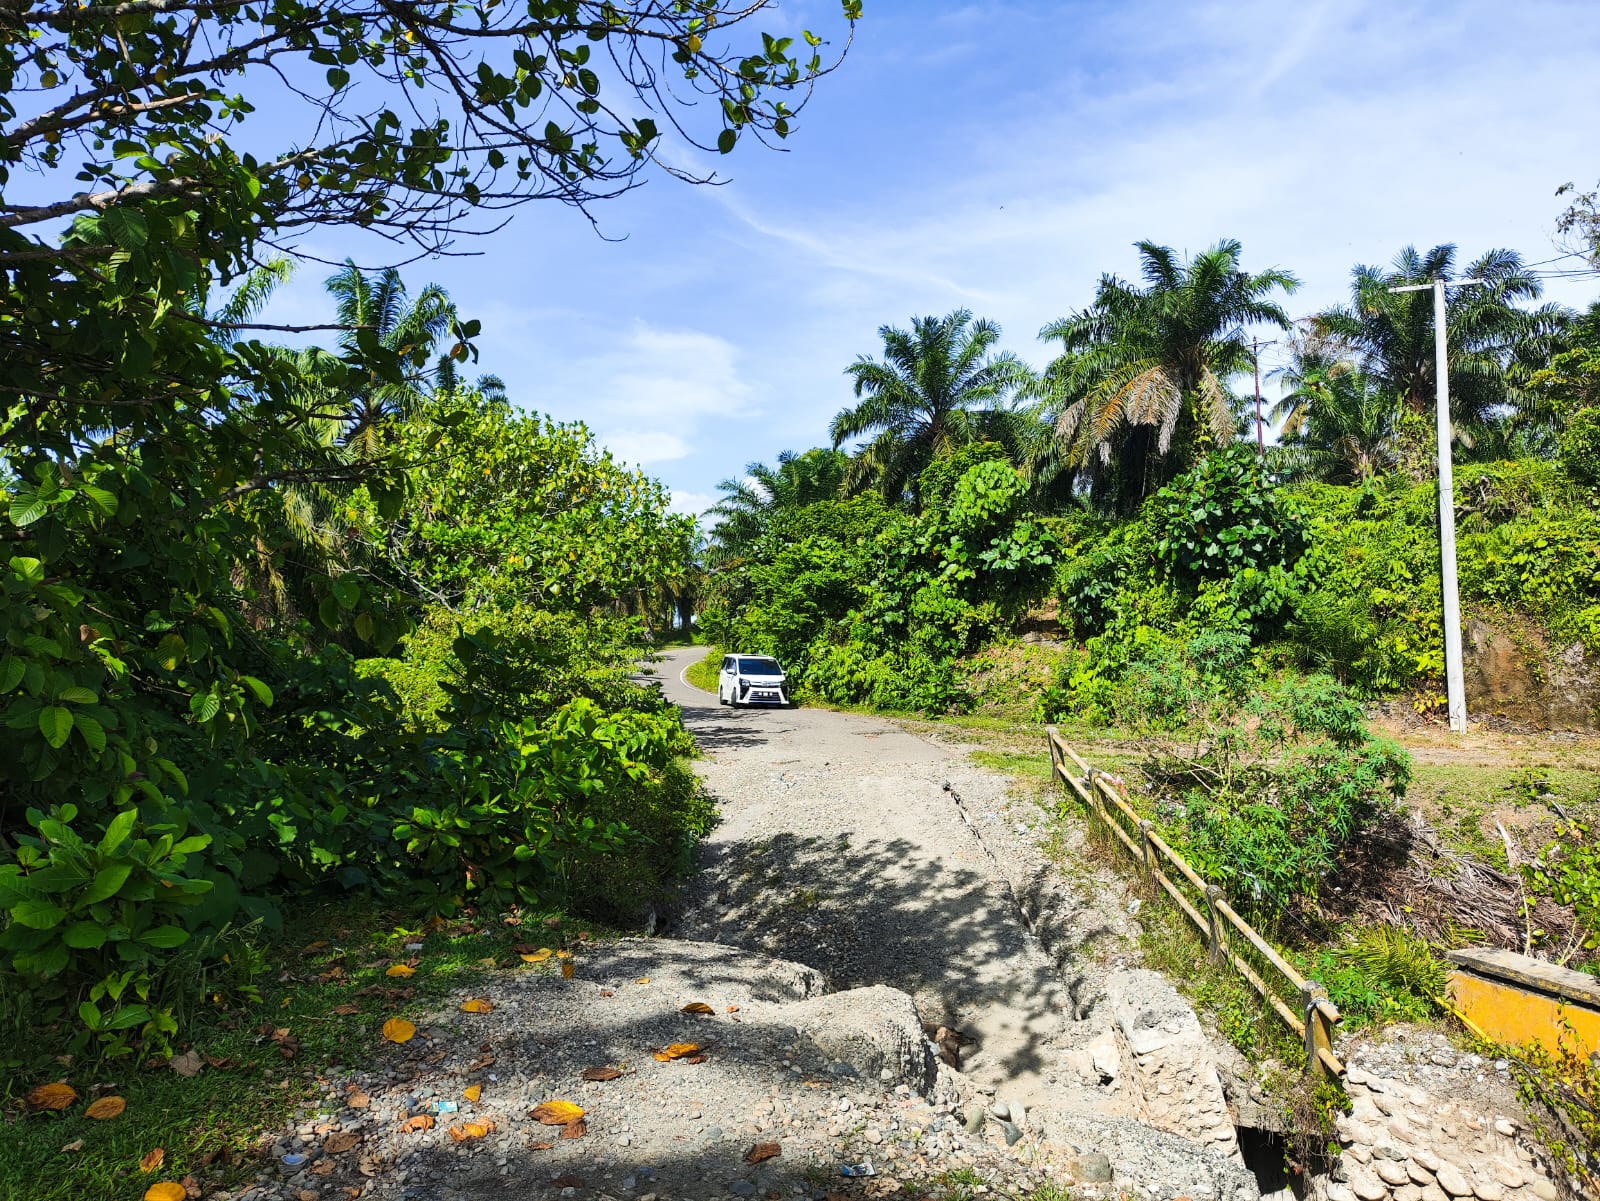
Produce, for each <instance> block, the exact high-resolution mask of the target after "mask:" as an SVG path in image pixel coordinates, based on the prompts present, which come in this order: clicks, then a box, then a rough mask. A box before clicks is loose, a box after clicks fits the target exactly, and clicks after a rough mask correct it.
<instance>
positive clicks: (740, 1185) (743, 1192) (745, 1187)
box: [729, 1180, 756, 1197]
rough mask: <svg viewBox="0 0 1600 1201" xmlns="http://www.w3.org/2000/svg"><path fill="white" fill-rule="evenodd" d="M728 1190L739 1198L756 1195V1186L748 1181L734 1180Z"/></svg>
mask: <svg viewBox="0 0 1600 1201" xmlns="http://www.w3.org/2000/svg"><path fill="white" fill-rule="evenodd" d="M729 1189H730V1190H731V1191H732V1192H733V1193H734V1194H735V1195H737V1196H740V1197H754V1196H755V1195H756V1186H755V1185H754V1184H753V1183H751V1182H750V1181H748V1180H735V1181H734V1182H733V1183H732V1184H731V1185H730V1186H729Z"/></svg>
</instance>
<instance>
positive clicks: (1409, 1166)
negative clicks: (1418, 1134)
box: [1406, 1153, 1439, 1184]
mask: <svg viewBox="0 0 1600 1201" xmlns="http://www.w3.org/2000/svg"><path fill="white" fill-rule="evenodd" d="M1430 1158H1431V1157H1430ZM1433 1162H1434V1163H1438V1162H1439V1161H1438V1160H1437V1159H1435V1160H1434V1161H1433ZM1406 1175H1407V1176H1409V1177H1411V1179H1412V1180H1413V1181H1415V1182H1416V1183H1417V1184H1432V1183H1433V1172H1432V1170H1430V1169H1429V1168H1428V1167H1426V1166H1425V1165H1424V1164H1423V1163H1422V1162H1421V1161H1420V1160H1419V1159H1418V1157H1417V1156H1416V1155H1415V1153H1413V1155H1412V1157H1411V1158H1410V1159H1408V1160H1406Z"/></svg>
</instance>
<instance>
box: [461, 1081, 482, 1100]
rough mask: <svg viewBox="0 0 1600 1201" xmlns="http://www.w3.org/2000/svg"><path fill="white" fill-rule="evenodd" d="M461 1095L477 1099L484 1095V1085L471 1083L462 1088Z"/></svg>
mask: <svg viewBox="0 0 1600 1201" xmlns="http://www.w3.org/2000/svg"><path fill="white" fill-rule="evenodd" d="M461 1095H462V1096H463V1097H465V1098H466V1099H467V1100H469V1101H476V1100H477V1099H478V1098H479V1097H481V1096H483V1085H481V1084H469V1085H467V1087H466V1088H464V1089H462V1090H461Z"/></svg>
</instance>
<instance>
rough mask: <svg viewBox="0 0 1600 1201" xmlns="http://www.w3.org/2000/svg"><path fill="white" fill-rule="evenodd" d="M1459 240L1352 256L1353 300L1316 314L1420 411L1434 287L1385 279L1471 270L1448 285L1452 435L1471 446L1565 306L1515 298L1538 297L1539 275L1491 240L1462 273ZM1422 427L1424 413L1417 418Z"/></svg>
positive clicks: (1494, 425)
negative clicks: (1385, 262) (1386, 265)
mask: <svg viewBox="0 0 1600 1201" xmlns="http://www.w3.org/2000/svg"><path fill="white" fill-rule="evenodd" d="M1455 262H1456V248H1455V246H1453V245H1450V244H1448V243H1447V244H1445V245H1441V246H1435V247H1434V248H1433V249H1432V250H1430V251H1428V252H1427V253H1426V254H1420V253H1418V251H1417V249H1416V248H1415V247H1413V246H1407V247H1406V248H1405V249H1404V250H1402V251H1401V252H1400V253H1399V254H1398V255H1396V256H1395V260H1394V263H1393V265H1392V269H1390V270H1388V271H1385V270H1382V269H1380V268H1377V267H1367V266H1358V267H1356V268H1355V269H1354V270H1353V271H1352V272H1351V286H1350V304H1349V306H1348V307H1339V308H1333V309H1329V310H1328V311H1327V312H1324V313H1319V314H1318V315H1317V316H1316V317H1315V318H1314V319H1313V325H1314V329H1315V330H1316V332H1317V333H1318V334H1319V335H1320V336H1321V337H1323V338H1325V339H1327V340H1330V341H1332V342H1336V343H1339V344H1341V345H1343V346H1344V347H1346V348H1348V351H1349V353H1350V354H1351V356H1352V357H1354V358H1355V359H1356V360H1357V362H1358V363H1359V365H1360V367H1361V369H1362V370H1363V371H1364V372H1365V373H1366V374H1367V375H1368V376H1369V377H1371V379H1372V380H1373V381H1374V383H1375V384H1376V385H1377V387H1378V388H1380V389H1382V390H1383V391H1384V392H1386V393H1388V394H1389V395H1390V396H1391V397H1393V398H1394V400H1395V401H1396V402H1397V403H1398V404H1399V405H1401V406H1402V407H1403V408H1404V409H1406V410H1407V411H1409V412H1410V413H1413V414H1416V415H1418V416H1425V415H1426V414H1428V413H1430V412H1431V411H1432V409H1433V406H1434V403H1435V400H1434V398H1435V362H1436V360H1435V351H1434V336H1433V295H1432V293H1431V291H1426V290H1424V291H1418V292H1393V291H1391V290H1390V289H1392V288H1395V287H1399V286H1405V285H1415V284H1426V283H1429V282H1431V281H1433V280H1435V279H1443V280H1445V281H1447V282H1448V281H1451V280H1455V279H1457V278H1460V279H1472V280H1477V281H1481V282H1480V283H1479V284H1478V285H1476V286H1473V287H1462V288H1450V289H1448V290H1447V291H1446V294H1445V295H1446V310H1445V324H1446V337H1447V345H1446V353H1447V355H1448V363H1449V369H1450V407H1451V414H1452V417H1453V419H1454V422H1455V426H1456V430H1457V436H1458V437H1459V438H1461V440H1462V441H1463V442H1465V443H1467V444H1468V445H1469V446H1471V445H1473V444H1475V443H1479V442H1484V441H1485V440H1486V439H1487V442H1486V444H1485V449H1489V448H1491V447H1493V446H1494V445H1495V444H1496V443H1497V442H1498V440H1499V437H1498V436H1499V435H1500V434H1502V433H1503V432H1504V427H1505V426H1506V424H1507V419H1508V418H1511V417H1512V416H1513V415H1514V412H1515V409H1516V407H1517V405H1518V404H1519V402H1520V400H1521V399H1522V397H1521V393H1520V390H1519V389H1518V388H1517V387H1516V385H1515V382H1514V381H1515V379H1516V377H1517V375H1518V370H1517V368H1518V367H1519V366H1525V365H1526V364H1529V363H1532V362H1539V361H1545V360H1547V359H1548V357H1549V356H1548V354H1547V353H1546V352H1547V351H1548V350H1549V349H1550V347H1551V344H1552V343H1553V341H1554V339H1555V338H1556V337H1557V336H1558V335H1559V334H1560V332H1561V330H1562V329H1563V328H1564V326H1565V325H1566V323H1567V320H1568V318H1569V314H1568V313H1567V312H1566V310H1564V309H1562V308H1561V307H1560V306H1558V305H1544V306H1541V307H1540V308H1537V309H1523V308H1519V307H1518V305H1517V302H1519V301H1526V300H1537V299H1538V298H1539V295H1540V292H1541V288H1540V284H1539V280H1538V277H1537V276H1536V275H1534V274H1533V273H1532V272H1530V271H1528V270H1527V269H1526V268H1524V267H1523V265H1522V259H1521V258H1520V257H1519V256H1518V255H1517V254H1516V253H1515V252H1513V251H1510V250H1490V251H1488V252H1487V253H1485V254H1483V255H1482V256H1480V257H1479V258H1478V259H1477V260H1475V261H1474V262H1473V263H1472V264H1470V265H1469V266H1468V267H1467V269H1466V271H1465V273H1464V274H1461V275H1460V276H1458V274H1457V272H1456V270H1455ZM1413 424H1415V425H1416V427H1417V429H1418V431H1419V433H1425V431H1426V429H1427V428H1428V427H1427V425H1426V423H1413Z"/></svg>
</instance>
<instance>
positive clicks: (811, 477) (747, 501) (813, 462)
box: [706, 447, 849, 559]
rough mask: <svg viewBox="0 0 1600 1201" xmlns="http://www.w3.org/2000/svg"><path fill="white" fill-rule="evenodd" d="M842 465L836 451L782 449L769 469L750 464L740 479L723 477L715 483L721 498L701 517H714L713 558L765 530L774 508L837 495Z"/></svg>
mask: <svg viewBox="0 0 1600 1201" xmlns="http://www.w3.org/2000/svg"><path fill="white" fill-rule="evenodd" d="M848 464H849V459H848V458H847V457H846V456H845V455H844V453H843V452H841V451H838V450H833V449H824V448H821V447H818V448H814V449H812V450H808V451H806V452H805V453H804V454H796V453H795V452H794V451H792V450H786V451H784V452H783V453H782V454H780V455H779V456H778V465H777V467H775V468H774V467H768V466H767V465H766V464H765V463H750V464H747V465H746V466H745V469H744V472H745V473H744V477H743V478H742V479H731V480H723V481H722V482H721V483H719V484H718V485H717V491H719V492H721V493H722V494H723V495H722V499H721V500H719V501H718V502H717V503H716V504H714V505H712V506H711V508H709V509H707V510H706V515H707V516H713V515H714V516H716V517H717V518H718V519H719V520H718V522H717V524H716V525H715V526H714V527H713V528H712V531H711V537H712V540H713V542H714V543H715V550H714V554H715V555H716V557H717V558H719V559H727V558H729V557H732V556H734V555H736V554H738V553H739V552H740V551H741V550H742V549H743V548H744V547H746V546H748V545H749V544H750V543H751V542H754V541H755V540H756V539H757V538H759V537H760V536H761V535H762V534H763V533H765V532H766V529H767V527H768V525H769V524H770V523H771V521H772V518H773V517H774V516H776V515H777V514H778V513H779V512H781V511H783V510H786V509H797V508H801V507H803V506H805V505H810V504H815V503H816V502H818V501H821V500H831V499H832V498H834V497H836V496H838V495H839V493H840V492H841V490H842V489H843V487H844V479H845V472H846V470H847V467H848Z"/></svg>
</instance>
